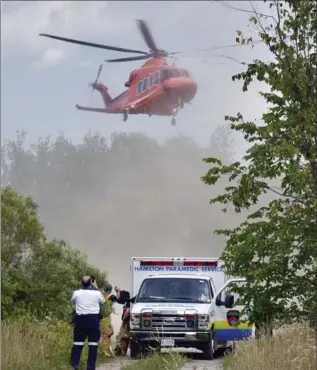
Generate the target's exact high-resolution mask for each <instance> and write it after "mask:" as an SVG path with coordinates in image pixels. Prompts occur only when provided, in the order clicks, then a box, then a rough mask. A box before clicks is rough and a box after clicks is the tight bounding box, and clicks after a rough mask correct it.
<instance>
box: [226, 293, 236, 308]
mask: <svg viewBox="0 0 317 370" xmlns="http://www.w3.org/2000/svg"><path fill="white" fill-rule="evenodd" d="M233 305H234V295H233V294H227V295H226V297H225V307H226V308H232V307H233Z"/></svg>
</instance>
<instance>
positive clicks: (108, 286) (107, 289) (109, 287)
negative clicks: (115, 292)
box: [102, 282, 112, 294]
mask: <svg viewBox="0 0 317 370" xmlns="http://www.w3.org/2000/svg"><path fill="white" fill-rule="evenodd" d="M102 290H103V292H104V294H110V293H111V292H112V285H111V284H109V283H108V282H106V283H105V285H104V286H103V288H102Z"/></svg>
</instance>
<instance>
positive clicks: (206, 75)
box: [1, 1, 267, 149]
mask: <svg viewBox="0 0 317 370" xmlns="http://www.w3.org/2000/svg"><path fill="white" fill-rule="evenodd" d="M1 5H2V14H1V48H2V49H1V64H2V66H1V67H2V68H1V133H2V140H5V139H8V138H9V139H12V138H15V136H16V131H17V130H26V131H27V141H29V142H33V141H35V140H37V138H38V137H39V136H42V137H46V136H48V135H51V136H52V137H53V138H54V137H56V136H57V135H58V134H59V133H60V132H63V133H64V134H65V135H66V136H67V137H68V138H70V139H72V140H73V141H74V142H78V141H80V140H81V138H82V137H83V135H84V134H85V133H87V132H88V130H89V129H91V130H92V131H99V132H101V133H102V134H103V135H104V136H107V137H109V136H110V135H111V133H113V132H141V133H144V134H146V135H148V136H150V137H154V138H157V139H158V140H164V139H166V138H169V137H172V136H175V135H179V134H183V135H187V136H190V137H192V138H193V139H194V140H195V141H197V142H198V143H200V144H201V145H205V144H206V143H207V141H208V139H209V136H210V134H211V133H212V132H213V130H214V128H215V127H216V126H218V125H221V124H224V116H225V115H234V114H236V113H237V112H241V113H243V114H244V115H245V116H246V117H247V118H248V119H254V118H257V119H259V118H260V117H261V113H262V112H263V109H264V108H265V105H264V101H263V99H262V98H261V97H260V96H259V94H258V92H259V91H260V86H259V85H257V84H254V85H253V86H252V88H251V90H250V91H249V92H247V93H243V92H242V90H241V82H240V83H239V82H232V80H231V76H232V75H233V74H235V73H238V72H241V71H243V70H245V66H243V65H241V64H239V63H237V62H235V61H232V60H230V59H228V58H224V57H220V56H219V54H225V55H226V56H229V57H233V58H237V59H238V60H240V61H244V62H250V61H252V60H253V59H255V58H266V57H267V51H266V48H265V46H264V45H261V44H259V45H256V46H255V47H254V48H252V47H251V46H243V47H232V48H224V49H217V50H209V51H197V52H195V50H198V49H207V48H211V47H216V46H224V45H234V44H235V38H236V30H237V29H240V30H242V31H244V32H245V35H246V36H248V37H249V36H252V37H253V39H259V37H258V36H257V34H256V32H255V30H252V29H251V28H250V27H248V24H249V22H248V18H249V17H250V13H247V12H241V11H237V10H234V9H229V8H228V7H227V6H225V5H226V3H224V4H223V3H222V4H221V3H220V2H215V1H128V2H125V1H113V2H111V1H89V2H88V1H87V2H84V1H26V2H24V1H10V2H8V1H5V2H2V3H1ZM230 6H231V7H232V6H235V7H239V8H241V9H245V10H250V4H249V2H246V1H230ZM254 6H255V7H256V9H257V10H259V11H260V10H261V9H263V7H266V5H264V4H262V3H261V2H254ZM135 19H145V20H146V21H147V22H148V24H149V26H150V28H151V30H152V33H153V36H154V38H155V40H156V42H157V44H158V46H159V47H160V48H163V49H165V50H167V51H179V50H181V51H186V53H184V54H182V55H183V58H179V59H177V60H176V61H175V63H176V64H177V66H179V67H182V68H187V69H188V70H189V71H190V72H191V74H192V76H193V77H194V79H195V80H196V81H197V84H198V93H197V95H196V97H195V99H194V100H193V103H192V105H186V106H185V108H184V109H183V110H182V111H181V112H180V113H179V114H178V117H177V125H176V126H175V127H173V126H171V124H170V118H169V117H154V116H152V117H151V118H150V117H148V116H142V115H139V116H130V117H129V120H128V121H127V122H126V123H123V122H122V117H121V115H106V114H99V113H88V112H81V111H78V110H77V109H76V108H75V104H81V105H91V106H94V107H103V105H102V99H101V96H100V95H99V94H98V92H97V91H95V92H94V93H92V91H91V89H89V88H88V82H90V81H93V80H94V79H95V77H96V73H97V70H98V67H99V65H100V64H101V63H103V62H104V60H105V59H108V58H116V57H123V56H128V55H127V54H124V53H118V52H114V51H107V50H102V49H96V48H90V47H84V46H78V45H74V44H69V43H63V42H60V41H56V40H51V39H48V38H45V37H39V36H38V34H39V33H40V32H44V33H45V32H46V33H52V34H55V35H59V36H64V37H71V38H76V39H82V40H85V41H93V42H97V43H104V44H108V45H115V46H122V47H128V48H135V49H139V50H144V51H148V50H147V46H146V45H145V43H144V41H143V39H142V37H141V35H140V33H139V30H138V28H137V26H136V22H135ZM201 60H207V61H208V62H209V63H208V64H207V63H203V62H201ZM170 61H171V63H172V62H173V60H171V59H170ZM141 65H142V61H141V62H129V63H114V64H110V63H108V64H107V63H105V62H104V68H103V72H102V74H101V77H100V82H103V83H104V84H106V85H107V86H108V88H109V92H110V94H111V95H112V97H114V96H116V95H118V94H119V93H121V92H122V91H124V90H125V87H124V83H125V82H126V81H127V80H128V77H129V73H130V71H132V70H133V69H136V68H138V67H140V66H141ZM241 145H242V146H243V143H242V142H241ZM238 149H241V148H238Z"/></svg>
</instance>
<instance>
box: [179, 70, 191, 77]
mask: <svg viewBox="0 0 317 370" xmlns="http://www.w3.org/2000/svg"><path fill="white" fill-rule="evenodd" d="M179 71H180V74H181V75H182V76H185V77H190V76H189V73H188V71H186V69H180V70H179Z"/></svg>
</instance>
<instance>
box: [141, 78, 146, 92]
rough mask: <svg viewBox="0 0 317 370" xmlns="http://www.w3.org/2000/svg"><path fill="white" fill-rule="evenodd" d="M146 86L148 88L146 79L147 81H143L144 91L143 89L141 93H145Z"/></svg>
mask: <svg viewBox="0 0 317 370" xmlns="http://www.w3.org/2000/svg"><path fill="white" fill-rule="evenodd" d="M146 86H147V78H145V79H144V80H143V81H142V89H141V91H142V92H143V91H145V89H146Z"/></svg>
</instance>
